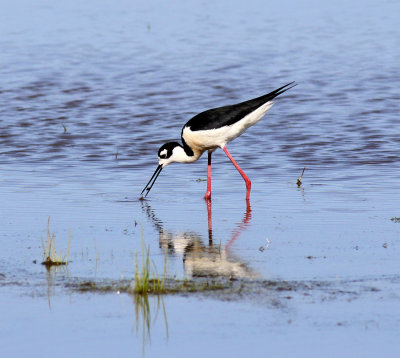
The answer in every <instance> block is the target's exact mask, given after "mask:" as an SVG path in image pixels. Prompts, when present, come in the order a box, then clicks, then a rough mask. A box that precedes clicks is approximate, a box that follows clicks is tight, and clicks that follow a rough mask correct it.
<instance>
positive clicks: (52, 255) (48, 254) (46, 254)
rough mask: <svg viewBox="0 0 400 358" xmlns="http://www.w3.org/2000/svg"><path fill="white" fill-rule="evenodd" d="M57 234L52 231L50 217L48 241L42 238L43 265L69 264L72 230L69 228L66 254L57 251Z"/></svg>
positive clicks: (48, 221) (47, 231)
mask: <svg viewBox="0 0 400 358" xmlns="http://www.w3.org/2000/svg"><path fill="white" fill-rule="evenodd" d="M55 239H56V235H55V234H54V233H53V234H51V233H50V217H49V218H48V220H47V230H46V242H44V240H43V238H42V248H43V261H42V265H45V266H47V267H50V266H60V265H68V258H69V249H70V246H71V230H68V247H67V253H66V255H65V256H63V255H62V252H61V251H59V252H57V250H56V242H55Z"/></svg>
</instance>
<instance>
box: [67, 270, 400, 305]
mask: <svg viewBox="0 0 400 358" xmlns="http://www.w3.org/2000/svg"><path fill="white" fill-rule="evenodd" d="M393 283H397V285H398V284H399V283H400V278H399V277H397V276H396V277H394V276H387V277H380V278H377V277H371V278H364V279H343V280H332V281H329V280H326V281H318V280H309V281H280V280H242V279H240V280H229V279H222V278H221V279H215V280H214V279H212V280H210V279H206V278H202V279H194V280H178V279H166V281H165V288H164V292H163V293H162V294H158V295H181V296H191V295H200V296H204V297H210V298H215V299H220V300H229V301H231V300H246V299H250V300H255V301H263V300H267V301H269V302H273V303H274V305H276V304H278V303H279V302H280V303H279V304H282V302H283V301H288V300H293V299H299V300H301V301H305V302H309V303H316V302H327V301H332V300H345V301H352V300H355V299H358V298H360V297H363V296H366V295H370V294H375V295H378V294H379V295H384V294H385V291H387V290H388V289H389V288H390V287H392V284H393ZM397 285H395V286H397ZM65 288H66V289H68V290H71V291H73V292H78V293H97V294H110V293H127V294H134V284H133V281H131V280H107V279H105V280H82V279H70V280H69V281H68V282H67V283H66V284H65ZM149 295H152V293H151V290H150V291H149ZM154 295H157V294H154ZM271 300H272V301H271Z"/></svg>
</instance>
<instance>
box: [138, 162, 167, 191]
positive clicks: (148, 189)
mask: <svg viewBox="0 0 400 358" xmlns="http://www.w3.org/2000/svg"><path fill="white" fill-rule="evenodd" d="M162 168H163V167H162V165H161V164H160V165H159V166H158V167H157V169H156V171H155V172H154V174H153V176H152V177H151V179H150V180H149V182H148V183H147V185H146V186H145V187H144V189H143V190H142V192H141V193H140V196H141V197H142V198H143V197H144V198H145V197H146V196H147V194H148V193H149V192H150V190H151V188H152V187H153V185H154V183H155V182H156V180H157V178H158V176H159V175H160V173H161V170H162ZM153 178H154V180H153ZM152 181H153V182H152ZM150 183H151V184H150ZM144 192H146V193H145V194H144V196H143V193H144Z"/></svg>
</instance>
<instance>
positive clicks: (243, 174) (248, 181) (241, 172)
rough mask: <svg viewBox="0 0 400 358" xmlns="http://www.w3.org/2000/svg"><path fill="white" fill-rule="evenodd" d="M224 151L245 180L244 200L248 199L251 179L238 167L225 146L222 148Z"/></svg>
mask: <svg viewBox="0 0 400 358" xmlns="http://www.w3.org/2000/svg"><path fill="white" fill-rule="evenodd" d="M222 149H223V150H224V152H225V154H226V155H227V156H228V158H229V159H230V160H231V162H232V163H233V165H234V166H235V168H236V169H237V170H238V172H239V173H240V175H241V176H242V177H243V179H244V181H245V182H246V189H247V192H246V200H249V198H250V190H251V181H250V179H249V178H248V177H247V176H246V174H245V173H244V172H243V170H242V169H240V167H239V165H238V163H236V161H235V159H233V158H232V156H231V155H230V154H229V152H228V149H226V147H224V148H222Z"/></svg>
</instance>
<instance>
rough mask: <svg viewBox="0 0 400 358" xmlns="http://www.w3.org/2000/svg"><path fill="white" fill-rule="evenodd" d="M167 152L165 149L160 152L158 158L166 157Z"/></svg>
mask: <svg viewBox="0 0 400 358" xmlns="http://www.w3.org/2000/svg"><path fill="white" fill-rule="evenodd" d="M167 153H168V151H167V150H166V149H164V150H162V151H161V152H160V154H159V156H160V157H161V156H162V155H165V156H166V155H167Z"/></svg>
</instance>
